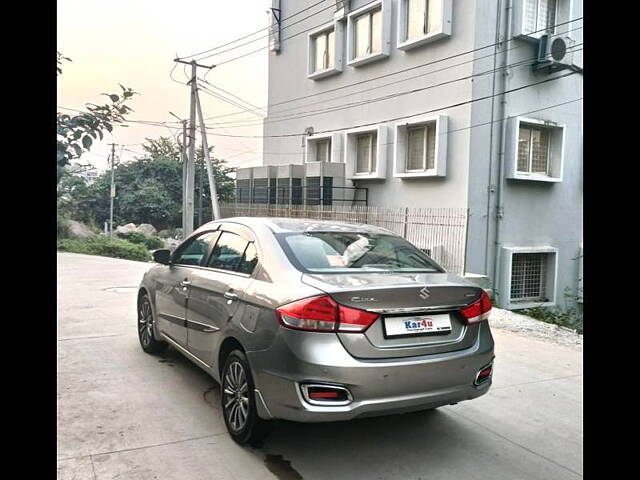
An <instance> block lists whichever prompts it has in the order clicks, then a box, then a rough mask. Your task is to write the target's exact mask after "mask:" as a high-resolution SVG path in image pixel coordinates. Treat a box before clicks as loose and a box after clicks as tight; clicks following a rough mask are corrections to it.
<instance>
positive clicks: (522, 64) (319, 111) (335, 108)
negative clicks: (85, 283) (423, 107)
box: [225, 44, 582, 128]
mask: <svg viewBox="0 0 640 480" xmlns="http://www.w3.org/2000/svg"><path fill="white" fill-rule="evenodd" d="M579 45H581V44H579ZM576 46H578V45H576ZM580 50H582V49H577V50H572V51H580ZM537 58H538V57H537V56H536V57H533V58H529V59H525V60H520V61H517V62H514V63H511V64H509V65H505V66H502V67H497V68H492V69H490V70H485V71H483V72H480V73H475V74H472V75H466V76H464V77H458V78H454V79H451V80H446V81H444V82H440V83H437V84H432V85H427V86H425V87H420V88H415V89H412V90H408V91H402V92H395V93H391V94H388V95H385V96H382V97H376V98H371V99H367V100H360V101H357V102H351V103H346V104H342V105H334V106H332V107H326V108H321V109H317V110H305V111H304V112H298V113H291V114H288V115H281V116H277V115H275V116H271V115H270V116H269V117H268V119H267V120H263V121H262V122H260V123H247V122H251V120H245V121H244V122H242V123H240V122H241V121H237V122H235V123H234V122H227V123H225V125H227V126H228V127H229V128H239V127H250V126H256V125H263V124H267V123H279V122H285V121H288V120H294V119H299V118H306V117H310V116H314V115H322V114H325V113H330V112H335V111H340V110H344V109H348V108H354V107H359V106H362V105H368V104H370V103H376V102H379V101H384V100H389V99H392V98H396V97H400V96H404V95H409V94H413V93H418V92H422V91H425V90H430V89H432V88H437V87H442V86H445V85H449V84H452V83H456V82H460V81H463V80H469V79H472V80H473V79H474V78H477V77H481V76H484V75H489V74H495V73H496V72H498V71H500V70H506V69H509V68H514V69H515V68H521V67H528V66H530V64H531V61H534V60H536V59H537ZM430 73H435V72H427V73H426V74H423V75H427V74H430ZM423 75H419V76H423ZM414 78H416V77H414ZM394 83H398V82H392V83H391V84H387V85H382V86H380V88H381V87H384V86H388V85H392V84H394ZM374 89H375V88H373V89H370V90H374ZM337 98H340V97H337ZM335 99H336V98H333V99H330V100H326V101H324V102H316V103H326V102H328V101H331V100H335ZM310 105H311V104H308V105H305V107H307V106H310Z"/></svg>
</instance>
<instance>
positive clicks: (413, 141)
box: [406, 122, 436, 172]
mask: <svg viewBox="0 0 640 480" xmlns="http://www.w3.org/2000/svg"><path fill="white" fill-rule="evenodd" d="M407 144H408V145H407V158H406V162H407V166H406V170H407V172H423V171H425V170H429V169H433V168H434V166H435V150H436V124H435V122H433V123H430V124H428V125H422V126H419V127H412V128H409V129H407Z"/></svg>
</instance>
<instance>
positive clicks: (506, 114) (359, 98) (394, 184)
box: [238, 0, 582, 309]
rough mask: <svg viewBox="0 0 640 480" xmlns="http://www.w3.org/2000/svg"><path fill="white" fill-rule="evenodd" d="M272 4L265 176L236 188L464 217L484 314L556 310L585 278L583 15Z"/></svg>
mask: <svg viewBox="0 0 640 480" xmlns="http://www.w3.org/2000/svg"><path fill="white" fill-rule="evenodd" d="M272 6H273V8H272V12H271V15H272V28H271V38H270V40H271V41H270V52H269V79H268V81H269V87H268V102H269V109H268V116H267V118H266V119H265V122H264V133H263V135H264V143H263V164H264V166H263V167H256V168H255V169H245V170H241V171H239V172H238V186H241V185H246V186H247V187H248V186H249V183H242V182H243V179H245V180H246V182H248V181H249V179H250V178H255V179H256V180H257V181H264V182H265V183H264V185H273V186H276V185H279V183H277V182H278V178H277V177H278V176H279V174H278V172H286V174H284V175H280V176H282V177H283V178H284V177H286V178H294V179H299V180H295V181H296V182H298V183H295V184H293V183H290V182H289V180H287V182H288V183H287V186H286V188H287V190H285V189H283V190H282V191H283V192H285V196H287V195H288V200H286V201H289V202H292V203H299V202H300V201H301V198H300V195H301V194H299V195H298V197H295V196H294V198H292V197H291V196H292V195H293V193H292V191H295V188H294V187H295V185H302V184H306V186H307V187H309V186H314V187H315V186H317V187H318V188H320V187H322V186H325V187H326V186H327V185H326V184H325V183H323V182H324V178H325V177H327V178H331V179H332V182H333V183H330V184H329V185H328V186H329V187H331V186H336V185H343V186H346V187H358V188H366V189H367V193H368V195H367V201H368V205H371V206H387V207H389V206H393V207H451V208H461V207H462V208H466V209H468V212H469V217H468V222H467V232H466V238H467V240H466V258H465V270H466V272H467V273H472V274H476V275H481V276H485V277H487V279H488V281H489V282H490V285H491V287H492V289H493V291H494V293H495V299H496V303H497V305H498V306H500V307H503V308H508V309H519V308H528V307H532V306H561V307H562V306H564V305H565V292H566V291H567V290H569V291H570V292H572V293H573V294H575V293H576V292H577V291H578V288H579V284H580V282H581V277H582V273H581V269H582V267H581V265H582V102H581V98H582V74H581V65H582V51H581V50H582V47H581V45H582V21H581V17H582V1H581V0H373V1H372V0H352V1H338V2H336V1H325V2H318V1H317V0H295V1H294V0H273V2H272ZM269 172H274V174H273V175H271V174H270V173H269ZM326 172H330V173H326ZM260 179H262V180H260ZM336 181H337V183H336ZM269 182H273V183H269ZM314 182H315V183H314ZM256 185H257V184H256ZM292 186H293V187H292ZM292 188H293V190H292ZM326 191H331V190H330V189H329V190H326ZM306 192H309V189H307V190H306ZM244 195H245V197H246V198H249V197H248V195H249V190H246V191H245V193H244ZM272 195H273V194H272ZM316 196H317V190H316ZM333 196H334V197H335V193H334V194H333ZM254 200H255V199H254ZM245 201H246V199H245ZM256 201H258V200H256ZM259 201H263V202H269V201H271V202H272V203H273V201H275V200H274V198H267V197H265V198H263V199H262V200H259ZM331 201H332V199H331V198H329V199H328V200H327V198H324V199H322V200H320V203H324V204H327V203H331Z"/></svg>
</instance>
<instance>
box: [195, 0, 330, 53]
mask: <svg viewBox="0 0 640 480" xmlns="http://www.w3.org/2000/svg"><path fill="white" fill-rule="evenodd" d="M330 8H335V5H329V6H328V7H325V8H323V9H322V10H318V11H317V12H316V13H312V14H311V15H308V16H306V17H304V18H301V19H300V20H298V21H296V22H293V23H291V24H289V25H286V26H284V27H281V28H280V31H281V32H282V31H283V30H286V29H287V28H290V27H293V26H294V25H297V24H298V23H301V22H304V21H305V20H307V19H309V18H311V17H315V16H316V15H318V14H320V13H322V12H324V11H326V10H329V9H330ZM326 23H327V22H326V21H324V22H322V23H321V24H320V25H318V26H322V25H324V24H326ZM267 28H269V27H267ZM313 28H316V27H312V28H311V29H307V30H304V31H302V32H299V33H304V32H308V31H309V30H313ZM299 33H296V34H295V35H292V36H291V37H287V38H292V37H294V36H297V35H299ZM269 35H270V34H267V35H264V36H262V37H258V38H256V39H254V40H250V41H248V42H245V43H242V44H240V45H236V46H234V47H230V48H227V49H226V50H222V51H221V52H216V53H212V54H211V55H206V56H204V57H200V58H198V60H204V59H206V58H211V57H213V56H216V55H221V54H223V53H226V52H231V51H233V50H237V49H238V48H241V47H244V46H246V45H249V44H251V43H254V42H257V41H258V40H262V39H265V38H269ZM283 40H286V39H283ZM260 48H261V49H263V48H266V47H260ZM222 63H227V62H222ZM222 63H220V64H219V65H222Z"/></svg>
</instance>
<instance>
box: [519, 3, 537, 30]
mask: <svg viewBox="0 0 640 480" xmlns="http://www.w3.org/2000/svg"><path fill="white" fill-rule="evenodd" d="M523 1H524V3H525V5H524V26H523V30H524V32H523V33H525V34H526V33H531V32H535V31H536V30H537V28H536V26H537V20H536V19H537V11H538V0H523Z"/></svg>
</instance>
